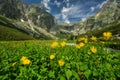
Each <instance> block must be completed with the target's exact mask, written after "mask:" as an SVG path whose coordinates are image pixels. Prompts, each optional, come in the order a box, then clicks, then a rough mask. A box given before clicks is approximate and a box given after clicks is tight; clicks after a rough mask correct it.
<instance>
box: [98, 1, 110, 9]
mask: <svg viewBox="0 0 120 80" xmlns="http://www.w3.org/2000/svg"><path fill="white" fill-rule="evenodd" d="M107 2H108V0H106V1H104V2H103V3H102V4H98V6H99V8H102V7H103V5H104V4H106V3H107Z"/></svg>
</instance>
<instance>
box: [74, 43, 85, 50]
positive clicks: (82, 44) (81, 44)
mask: <svg viewBox="0 0 120 80" xmlns="http://www.w3.org/2000/svg"><path fill="white" fill-rule="evenodd" d="M84 45H85V44H84V43H82V42H81V43H80V44H79V45H76V48H77V49H80V48H81V47H83V46H84Z"/></svg>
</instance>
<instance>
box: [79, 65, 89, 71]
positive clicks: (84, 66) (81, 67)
mask: <svg viewBox="0 0 120 80" xmlns="http://www.w3.org/2000/svg"><path fill="white" fill-rule="evenodd" d="M87 69H88V66H87V65H86V64H85V65H81V66H80V70H82V71H84V70H87Z"/></svg>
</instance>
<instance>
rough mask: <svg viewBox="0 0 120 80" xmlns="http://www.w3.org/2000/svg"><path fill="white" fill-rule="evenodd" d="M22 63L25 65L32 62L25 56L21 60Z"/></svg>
mask: <svg viewBox="0 0 120 80" xmlns="http://www.w3.org/2000/svg"><path fill="white" fill-rule="evenodd" d="M21 62H22V64H24V65H28V64H30V60H29V59H27V57H24V56H23V57H22V58H21Z"/></svg>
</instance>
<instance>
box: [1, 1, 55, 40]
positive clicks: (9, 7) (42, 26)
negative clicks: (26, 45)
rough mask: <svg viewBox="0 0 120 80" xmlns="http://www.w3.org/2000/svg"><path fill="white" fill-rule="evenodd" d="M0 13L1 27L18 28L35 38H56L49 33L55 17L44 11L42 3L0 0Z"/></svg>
mask: <svg viewBox="0 0 120 80" xmlns="http://www.w3.org/2000/svg"><path fill="white" fill-rule="evenodd" d="M0 15H1V16H2V17H0V25H4V26H2V27H5V26H6V27H9V28H10V27H12V28H15V29H18V30H19V31H21V32H24V33H27V34H28V35H29V36H31V37H34V38H36V39H57V37H55V36H54V35H53V34H51V33H49V30H50V29H51V27H53V26H54V25H55V24H56V22H55V18H54V17H53V16H52V15H51V14H49V13H48V12H46V11H45V9H44V7H43V6H42V5H37V4H34V5H28V4H25V3H22V2H20V0H8V1H6V0H1V1H0ZM3 17H4V19H5V21H4V19H3ZM6 20H7V22H6ZM8 20H9V21H10V22H8ZM6 24H7V25H6ZM4 33H5V32H4ZM1 36H2V35H1ZM13 36H14V35H13ZM19 39H20V38H19ZM20 40H21V39H20Z"/></svg>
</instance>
